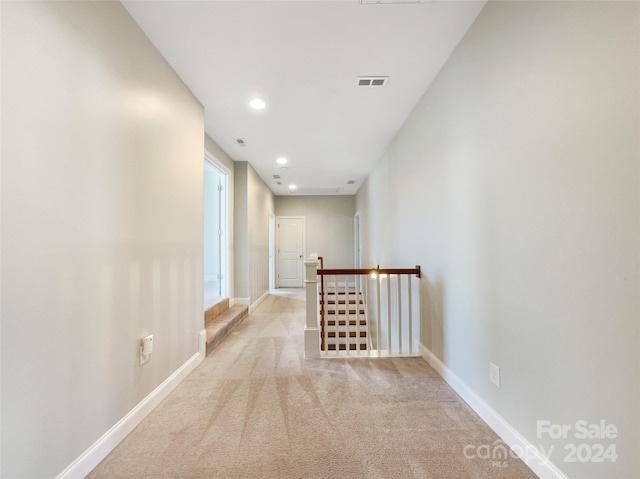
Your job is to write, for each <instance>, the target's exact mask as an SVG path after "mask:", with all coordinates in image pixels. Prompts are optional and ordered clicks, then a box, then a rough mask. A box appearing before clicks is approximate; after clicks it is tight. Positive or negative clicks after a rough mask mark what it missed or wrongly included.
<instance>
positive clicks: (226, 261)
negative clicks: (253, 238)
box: [204, 148, 233, 297]
mask: <svg viewBox="0 0 640 479" xmlns="http://www.w3.org/2000/svg"><path fill="white" fill-rule="evenodd" d="M204 161H205V162H207V163H209V164H210V165H212V166H214V167H215V168H217V169H218V170H220V172H222V174H223V175H224V183H225V184H224V192H225V194H226V198H225V205H224V206H225V208H224V210H225V211H224V225H223V235H222V236H223V238H224V244H223V248H222V249H223V251H222V255H223V256H224V258H220V261H223V265H224V267H223V271H222V289H223V291H222V294H223V296H225V297H229V296H231V283H232V279H231V254H230V252H231V246H230V245H231V240H232V236H231V235H232V231H231V228H232V225H231V221H232V216H233V210H232V201H233V189H232V188H233V181H231V179H232V178H231V174H232V171H231V170H230V169H229V167H228V166H227V165H225V164H224V163H223V162H222V161H220V160H219V159H218V158H216V156H215V155H214V154H213V153H211V152H210V151H209V150H207V149H206V148H205V149H204ZM205 279H206V278H205ZM213 279H214V280H218V277H217V276H216V277H215V278H213Z"/></svg>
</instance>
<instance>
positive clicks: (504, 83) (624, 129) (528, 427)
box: [357, 2, 640, 478]
mask: <svg viewBox="0 0 640 479" xmlns="http://www.w3.org/2000/svg"><path fill="white" fill-rule="evenodd" d="M639 8H640V4H638V3H637V2H570V3H565V2H489V3H487V5H486V6H485V8H484V10H483V11H482V12H481V13H480V15H479V17H478V19H477V20H476V22H475V23H474V24H473V25H472V27H471V29H470V30H469V32H468V33H467V35H466V37H465V38H464V39H463V41H462V42H461V43H460V45H459V46H458V48H457V50H456V51H455V52H454V54H453V55H452V57H451V58H450V60H449V61H448V63H447V64H446V66H445V67H444V68H443V70H442V71H441V73H440V74H439V76H438V78H437V79H436V81H435V83H434V84H433V85H432V86H431V87H430V88H429V90H428V91H427V93H426V94H425V96H424V97H423V99H422V100H421V101H420V103H419V104H418V106H417V107H416V109H415V111H414V112H413V113H412V115H411V116H410V117H409V119H408V120H407V122H406V124H405V125H404V126H403V128H402V129H401V131H400V132H399V134H398V135H397V137H396V139H395V140H394V141H393V143H392V144H391V146H390V147H389V149H388V152H387V153H386V155H385V156H384V158H383V159H382V160H381V162H380V164H379V165H378V166H377V168H376V170H375V171H374V172H373V174H372V175H371V176H370V177H369V179H368V181H367V183H366V184H365V185H364V186H363V187H362V188H361V189H360V191H359V192H358V195H357V207H358V210H359V211H360V212H361V213H362V215H363V221H362V224H363V236H364V239H365V241H364V244H365V261H366V259H367V258H368V259H369V260H370V261H372V262H374V263H378V262H379V263H385V264H386V263H389V262H393V263H401V264H417V263H419V264H421V265H422V268H423V272H424V277H423V279H422V307H423V311H422V327H423V331H422V342H423V344H424V345H425V346H426V347H427V348H429V349H430V350H431V352H433V353H434V354H435V355H436V356H437V357H438V358H439V359H440V360H442V361H443V362H444V363H445V364H446V366H447V367H448V368H449V369H450V370H451V371H452V372H453V373H454V374H455V375H456V376H457V378H459V379H460V381H461V382H462V383H463V384H464V385H466V387H468V388H469V389H470V390H471V391H473V392H474V393H475V395H476V397H478V398H479V399H480V400H482V401H484V402H485V403H486V404H487V405H488V406H489V407H490V408H492V409H493V410H495V411H496V412H497V413H498V414H499V415H500V416H501V417H502V418H503V419H504V420H505V421H506V422H507V423H508V424H510V425H511V426H512V427H513V428H515V430H516V431H518V432H519V433H520V434H522V435H523V436H524V437H525V438H526V439H527V440H528V441H529V442H530V443H531V444H533V445H535V446H536V447H538V446H544V447H545V449H546V450H548V449H549V447H550V446H555V452H554V453H553V454H552V456H551V460H552V462H553V463H554V464H555V465H556V466H557V467H558V468H559V469H561V470H562V471H563V472H564V473H565V474H566V475H567V477H580V478H595V477H621V478H622V477H625V478H627V477H628V478H631V477H639V476H640V465H639V462H638V444H639V443H640V438H639V435H638V432H639V431H638V424H639V423H640V418H639V409H640V408H639V406H638V405H639V404H640V397H639V393H638V387H639V383H640V381H639V368H638V363H639V354H640V349H639V348H638V344H639V321H638V318H639V316H640V311H639V306H638V291H639V286H640V284H639V278H638V264H639V260H640V257H639V248H638V245H639V244H640V234H639V218H640V210H639V174H638V167H639V163H638V162H639V158H640V145H639V142H638V132H639V131H640V119H639V106H640V94H639V90H640V76H639V72H640V33H639V31H640V28H639V21H640V20H639V19H640V11H639ZM489 361H493V362H494V363H496V364H497V365H499V366H500V367H501V368H502V369H501V376H502V386H501V388H500V389H497V388H496V387H494V386H493V385H492V384H491V383H490V382H489V374H488V370H489ZM582 419H584V420H586V421H589V422H592V423H597V422H599V421H600V420H605V421H606V422H607V423H611V424H614V425H616V426H617V428H618V430H619V435H618V437H617V438H616V439H615V440H613V441H612V440H604V441H593V440H591V441H586V442H587V443H588V444H593V443H595V442H602V443H603V444H606V445H611V444H615V445H616V447H617V454H618V459H617V461H616V462H615V463H612V462H606V463H602V464H598V463H581V462H574V463H571V462H565V461H564V457H565V455H566V454H567V451H565V449H564V447H565V446H566V445H567V444H568V443H576V444H579V443H582V442H585V441H580V440H576V439H575V437H574V436H573V432H572V434H571V435H570V436H569V437H568V439H567V440H558V441H553V440H551V439H550V438H549V437H548V435H544V434H543V435H542V436H541V437H538V434H537V430H536V425H537V421H538V420H549V421H551V422H553V423H560V424H573V425H575V422H576V421H578V420H582ZM573 431H574V432H575V428H574V429H573Z"/></svg>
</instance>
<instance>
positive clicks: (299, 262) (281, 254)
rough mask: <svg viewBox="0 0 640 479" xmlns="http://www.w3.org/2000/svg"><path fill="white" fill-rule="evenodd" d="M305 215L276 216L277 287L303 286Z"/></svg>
mask: <svg viewBox="0 0 640 479" xmlns="http://www.w3.org/2000/svg"><path fill="white" fill-rule="evenodd" d="M305 227H306V225H305V217H304V216H278V217H276V267H277V270H276V287H277V288H302V286H303V284H304V256H305V251H304V250H305V244H306V239H305Z"/></svg>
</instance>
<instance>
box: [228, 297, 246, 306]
mask: <svg viewBox="0 0 640 479" xmlns="http://www.w3.org/2000/svg"><path fill="white" fill-rule="evenodd" d="M250 299H251V298H231V299H230V300H229V307H231V306H249V301H250Z"/></svg>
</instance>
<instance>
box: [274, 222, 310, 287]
mask: <svg viewBox="0 0 640 479" xmlns="http://www.w3.org/2000/svg"><path fill="white" fill-rule="evenodd" d="M280 219H302V287H304V280H305V269H304V260H305V258H306V257H307V217H306V216H276V221H275V226H276V231H275V236H276V241H275V249H276V251H275V258H276V260H275V286H276V288H280V281H279V279H280V244H279V243H280V233H279V231H280V229H279V228H278V221H279V220H280Z"/></svg>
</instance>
